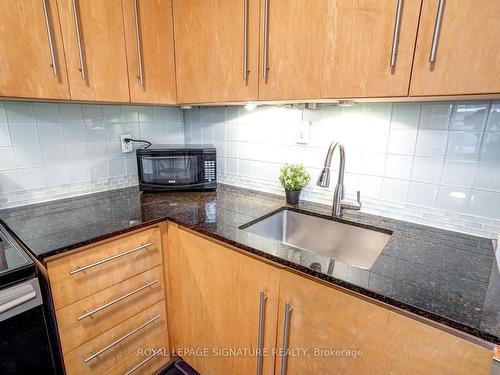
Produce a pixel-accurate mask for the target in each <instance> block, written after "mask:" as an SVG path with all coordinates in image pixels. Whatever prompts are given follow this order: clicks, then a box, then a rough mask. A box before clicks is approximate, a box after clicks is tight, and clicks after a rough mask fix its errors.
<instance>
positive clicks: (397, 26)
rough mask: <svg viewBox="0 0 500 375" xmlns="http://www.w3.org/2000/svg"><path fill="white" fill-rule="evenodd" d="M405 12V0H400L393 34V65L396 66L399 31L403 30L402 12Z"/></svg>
mask: <svg viewBox="0 0 500 375" xmlns="http://www.w3.org/2000/svg"><path fill="white" fill-rule="evenodd" d="M402 12H403V0H398V5H397V9H396V21H394V34H393V35H392V49H391V67H393V66H396V59H397V56H398V44H399V32H400V31H401V13H402Z"/></svg>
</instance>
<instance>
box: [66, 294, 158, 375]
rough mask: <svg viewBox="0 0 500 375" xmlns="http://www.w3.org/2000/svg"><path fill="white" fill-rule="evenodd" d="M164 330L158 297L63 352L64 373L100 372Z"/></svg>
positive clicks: (82, 374) (80, 374) (132, 352)
mask: <svg viewBox="0 0 500 375" xmlns="http://www.w3.org/2000/svg"><path fill="white" fill-rule="evenodd" d="M166 330H167V323H166V313H165V301H164V300H162V301H160V302H158V303H157V304H155V305H153V306H151V307H149V308H147V309H146V310H144V311H142V312H141V313H139V314H137V315H135V316H133V317H132V318H130V319H128V320H126V321H124V322H123V323H121V324H119V325H118V326H116V327H113V328H111V329H110V330H109V331H106V332H104V333H103V334H101V335H99V336H97V337H96V338H94V339H92V340H90V341H88V342H86V343H85V344H83V345H82V346H80V347H79V348H77V349H75V350H73V351H71V352H69V353H67V354H65V355H64V364H65V367H66V373H67V374H78V375H84V374H103V373H104V372H106V371H107V370H109V369H111V368H112V367H113V366H115V365H116V364H118V363H119V362H121V361H122V360H124V359H125V358H127V357H129V356H130V355H132V354H134V353H135V352H137V349H138V348H141V347H142V346H144V345H146V344H147V343H148V342H151V341H152V340H153V339H154V338H156V337H158V336H159V335H160V334H161V333H162V332H165V331H166ZM96 354H97V355H96Z"/></svg>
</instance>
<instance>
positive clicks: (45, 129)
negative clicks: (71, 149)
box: [37, 122, 64, 145]
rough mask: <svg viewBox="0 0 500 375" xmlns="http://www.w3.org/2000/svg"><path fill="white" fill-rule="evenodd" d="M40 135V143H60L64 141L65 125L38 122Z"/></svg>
mask: <svg viewBox="0 0 500 375" xmlns="http://www.w3.org/2000/svg"><path fill="white" fill-rule="evenodd" d="M37 127H38V136H39V139H40V144H42V145H43V144H45V145H58V144H62V143H64V136H63V127H62V125H61V124H59V123H51V122H47V123H41V124H38V126H37Z"/></svg>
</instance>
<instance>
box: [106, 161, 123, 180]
mask: <svg viewBox="0 0 500 375" xmlns="http://www.w3.org/2000/svg"><path fill="white" fill-rule="evenodd" d="M108 164H109V175H110V176H111V177H115V176H124V175H125V174H126V173H125V160H123V159H115V160H108Z"/></svg>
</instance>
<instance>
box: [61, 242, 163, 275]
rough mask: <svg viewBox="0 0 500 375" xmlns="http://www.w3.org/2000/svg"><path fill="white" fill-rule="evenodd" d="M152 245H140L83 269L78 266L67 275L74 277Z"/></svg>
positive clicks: (152, 243) (151, 243)
mask: <svg viewBox="0 0 500 375" xmlns="http://www.w3.org/2000/svg"><path fill="white" fill-rule="evenodd" d="M152 245H154V242H150V243H145V244H141V245H140V246H137V247H135V248H133V249H130V250H127V251H124V252H123V253H119V254H116V255H113V256H111V257H109V258H104V259H101V260H98V261H97V262H94V263H91V264H87V265H86V266H83V267H80V266H78V267H77V268H76V269H74V270H73V271H70V273H69V274H70V275H74V274H75V273H78V272H82V271H85V270H88V269H89V268H93V267H96V266H99V265H101V264H103V263H107V262H109V261H112V260H115V259H116V258H120V257H123V256H125V255H129V254H132V253H135V252H136V251H139V250H142V249H145V248H147V247H148V246H152Z"/></svg>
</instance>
